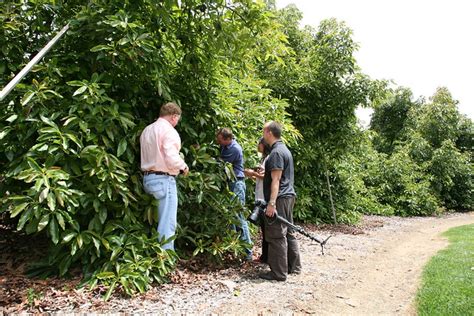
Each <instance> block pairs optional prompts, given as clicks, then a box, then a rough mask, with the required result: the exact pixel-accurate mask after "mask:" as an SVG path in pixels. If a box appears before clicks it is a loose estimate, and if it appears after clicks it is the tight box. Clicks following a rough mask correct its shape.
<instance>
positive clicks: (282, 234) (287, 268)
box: [265, 196, 301, 280]
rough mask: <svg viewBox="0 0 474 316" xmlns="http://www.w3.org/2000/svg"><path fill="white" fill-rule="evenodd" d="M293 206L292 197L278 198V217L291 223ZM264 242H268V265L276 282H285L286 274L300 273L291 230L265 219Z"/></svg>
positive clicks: (274, 220) (299, 261)
mask: <svg viewBox="0 0 474 316" xmlns="http://www.w3.org/2000/svg"><path fill="white" fill-rule="evenodd" d="M294 205H295V197H294V196H290V197H282V198H278V199H277V200H276V209H277V212H278V215H280V216H281V217H284V218H285V219H286V220H288V221H289V222H290V223H293V207H294ZM265 240H266V241H267V242H268V264H269V265H270V269H271V270H272V272H273V274H274V277H275V278H276V279H277V280H286V276H287V274H288V273H299V272H300V271H301V260H300V251H299V248H298V242H297V240H296V237H295V232H294V231H293V230H292V229H288V227H287V226H286V225H285V224H283V223H281V222H279V221H277V220H276V219H274V218H268V217H265Z"/></svg>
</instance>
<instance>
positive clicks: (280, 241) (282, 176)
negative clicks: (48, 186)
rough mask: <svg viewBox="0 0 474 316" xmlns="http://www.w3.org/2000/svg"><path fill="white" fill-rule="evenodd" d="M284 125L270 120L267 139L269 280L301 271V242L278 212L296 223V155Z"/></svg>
mask: <svg viewBox="0 0 474 316" xmlns="http://www.w3.org/2000/svg"><path fill="white" fill-rule="evenodd" d="M281 131H282V127H281V125H280V124H279V123H277V122H269V123H266V124H265V125H264V127H263V138H264V139H265V142H266V143H267V144H269V145H270V146H271V148H272V150H271V152H270V155H269V156H268V158H267V161H266V162H265V176H264V178H263V193H264V197H265V201H266V202H267V209H266V212H265V215H266V216H265V239H266V241H267V242H268V264H269V265H270V269H271V271H269V272H267V273H264V274H261V275H260V277H261V278H262V279H266V280H277V281H285V280H286V277H287V275H288V273H300V272H301V260H300V252H299V247H298V242H297V240H296V237H295V235H294V231H293V230H292V229H290V228H288V227H287V226H286V225H285V224H283V223H281V222H279V221H276V220H275V219H274V218H273V217H274V216H275V213H278V215H279V216H281V217H283V218H285V219H286V220H288V221H289V222H290V223H293V207H294V205H295V198H296V193H295V189H294V165H293V156H292V155H291V152H290V151H289V150H288V148H287V147H286V145H285V144H283V142H282V141H281V139H280V138H281Z"/></svg>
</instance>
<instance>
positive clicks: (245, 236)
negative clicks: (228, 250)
mask: <svg viewBox="0 0 474 316" xmlns="http://www.w3.org/2000/svg"><path fill="white" fill-rule="evenodd" d="M229 187H230V189H231V190H232V192H234V193H235V195H236V196H237V198H238V199H239V201H240V203H241V204H242V205H245V181H244V180H236V181H235V182H230V183H229ZM238 218H239V221H240V227H234V228H235V230H236V231H237V232H240V239H241V240H242V241H245V242H246V243H248V244H250V245H251V244H252V240H251V239H250V231H249V225H248V223H247V220H246V219H245V217H244V214H243V213H239V215H238ZM245 252H246V253H247V259H249V260H251V259H252V249H245Z"/></svg>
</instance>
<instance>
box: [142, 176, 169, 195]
mask: <svg viewBox="0 0 474 316" xmlns="http://www.w3.org/2000/svg"><path fill="white" fill-rule="evenodd" d="M166 189H167V186H166V183H165V182H164V181H161V180H158V179H153V180H151V181H148V182H147V183H146V184H145V190H146V191H147V192H148V193H150V194H151V195H153V196H154V197H155V199H158V200H159V199H162V198H164V197H165V196H166Z"/></svg>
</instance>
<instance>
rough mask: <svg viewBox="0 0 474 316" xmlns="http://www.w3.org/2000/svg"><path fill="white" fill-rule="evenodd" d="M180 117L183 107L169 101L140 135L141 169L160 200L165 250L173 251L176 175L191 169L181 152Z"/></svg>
mask: <svg viewBox="0 0 474 316" xmlns="http://www.w3.org/2000/svg"><path fill="white" fill-rule="evenodd" d="M180 118H181V108H180V107H179V106H178V105H177V104H175V103H172V102H170V103H166V104H164V105H163V106H162V107H161V109H160V117H159V118H158V120H156V121H155V122H154V123H152V124H150V125H148V126H147V127H145V129H144V130H143V132H142V134H141V136H140V152H141V170H142V171H143V173H144V176H143V186H144V188H145V192H147V193H149V194H151V195H153V196H154V197H155V198H156V199H157V200H158V201H159V205H158V228H157V231H158V234H159V236H160V239H161V241H162V242H164V244H163V245H162V247H163V249H171V250H174V240H170V238H171V237H173V236H174V235H175V232H176V224H177V221H176V215H177V211H178V191H177V188H176V176H177V175H178V174H180V173H181V174H184V175H187V174H188V172H189V168H188V166H187V165H186V163H185V162H184V160H183V159H182V158H181V156H180V155H179V151H180V150H181V138H180V137H179V134H178V132H177V131H176V129H175V126H176V125H177V124H178V122H179V120H180Z"/></svg>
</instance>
